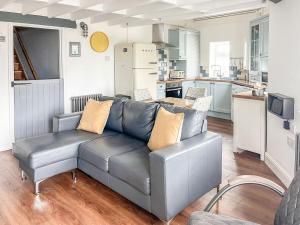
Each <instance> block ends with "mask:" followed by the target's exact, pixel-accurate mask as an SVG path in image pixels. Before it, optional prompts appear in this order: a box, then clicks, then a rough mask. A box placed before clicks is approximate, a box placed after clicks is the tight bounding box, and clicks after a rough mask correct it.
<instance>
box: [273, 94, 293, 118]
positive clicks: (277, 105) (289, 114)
mask: <svg viewBox="0 0 300 225" xmlns="http://www.w3.org/2000/svg"><path fill="white" fill-rule="evenodd" d="M268 111H269V112H271V113H273V114H274V115H276V116H278V117H280V118H281V119H284V120H293V119H294V98H291V97H288V96H285V95H282V94H278V93H269V94H268Z"/></svg>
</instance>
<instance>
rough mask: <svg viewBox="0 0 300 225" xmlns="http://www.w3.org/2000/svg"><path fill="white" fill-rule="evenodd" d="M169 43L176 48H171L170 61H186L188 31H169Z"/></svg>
mask: <svg viewBox="0 0 300 225" xmlns="http://www.w3.org/2000/svg"><path fill="white" fill-rule="evenodd" d="M169 43H170V44H171V45H173V46H174V47H172V48H169V59H170V60H186V53H187V52H186V50H187V49H186V47H187V46H186V44H187V31H186V30H182V29H176V30H169Z"/></svg>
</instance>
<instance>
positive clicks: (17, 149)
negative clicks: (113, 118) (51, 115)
mask: <svg viewBox="0 0 300 225" xmlns="http://www.w3.org/2000/svg"><path fill="white" fill-rule="evenodd" d="M114 134H116V132H113V131H109V130H107V131H105V132H104V133H103V134H102V135H101V136H110V135H114ZM99 137H100V135H96V134H93V133H90V132H85V131H81V130H67V131H61V132H58V133H51V134H46V135H42V136H38V137H33V138H27V139H24V140H20V141H18V142H16V143H15V144H14V146H13V154H14V156H15V157H16V158H17V159H18V160H19V166H20V168H21V169H22V174H23V173H24V172H25V174H26V175H27V176H28V177H29V178H30V179H31V180H32V181H33V182H34V183H35V193H36V194H38V193H39V184H40V182H42V181H43V180H45V179H47V178H49V177H52V176H54V175H57V174H59V173H63V172H67V171H71V170H74V169H76V168H77V158H78V147H79V145H80V144H81V143H83V142H86V141H90V140H94V139H95V138H99Z"/></svg>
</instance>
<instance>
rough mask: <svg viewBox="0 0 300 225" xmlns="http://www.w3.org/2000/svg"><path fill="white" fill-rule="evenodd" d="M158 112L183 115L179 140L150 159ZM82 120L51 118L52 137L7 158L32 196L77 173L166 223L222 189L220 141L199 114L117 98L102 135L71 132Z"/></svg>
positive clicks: (21, 144)
mask: <svg viewBox="0 0 300 225" xmlns="http://www.w3.org/2000/svg"><path fill="white" fill-rule="evenodd" d="M107 99H110V98H109V97H102V99H101V100H107ZM159 107H165V108H166V109H167V110H169V111H172V112H184V113H185V118H184V123H183V129H182V138H181V139H182V141H181V142H180V143H178V144H175V145H173V146H169V147H166V148H164V149H161V150H157V151H154V152H150V151H149V149H148V148H147V142H148V140H149V137H150V135H151V131H152V128H153V125H154V121H155V116H156V113H157V110H158V108H159ZM80 118H81V113H75V114H68V115H59V116H56V117H55V118H54V119H53V133H51V134H46V135H44V136H39V137H33V138H29V139H25V140H21V141H18V142H16V143H15V144H14V147H13V154H14V155H15V157H16V158H17V159H18V160H19V166H20V168H21V170H22V172H24V173H25V174H26V177H28V178H29V179H31V180H32V181H33V182H34V183H35V191H36V193H39V183H40V182H41V181H43V180H45V179H47V178H49V177H51V176H54V175H56V174H59V173H63V172H67V171H71V170H74V169H77V168H78V169H80V170H81V171H83V172H85V173H86V174H88V175H90V176H91V177H93V178H94V179H96V180H98V181H100V182H101V183H103V184H105V185H106V186H108V187H110V188H111V189H113V190H114V191H116V192H118V193H119V194H121V195H122V196H124V197H126V198H127V199H129V200H130V201H132V202H134V203H135V204H137V205H139V206H140V207H142V208H144V209H145V210H147V211H149V212H151V213H152V214H154V215H156V216H157V217H158V218H159V219H161V220H164V221H169V220H170V219H171V218H173V217H174V216H175V215H176V214H178V213H179V212H180V211H182V210H183V209H184V208H185V207H186V206H188V205H189V204H190V203H192V202H193V201H195V200H196V199H198V198H199V197H201V196H202V195H204V194H205V193H207V192H208V191H210V190H211V189H213V188H215V187H217V186H218V185H219V184H220V183H221V175H222V139H221V137H220V136H219V135H217V134H214V133H211V132H208V131H206V126H205V125H206V116H205V115H204V114H203V113H201V112H198V111H195V110H191V109H185V108H180V107H175V106H171V105H164V106H163V105H162V106H160V105H159V104H157V103H143V102H134V101H130V100H123V99H118V98H115V99H114V103H113V105H112V108H111V112H110V115H109V118H108V121H107V124H106V127H105V130H104V133H103V134H102V135H97V134H93V133H89V132H85V131H81V130H76V127H77V126H78V123H79V121H80Z"/></svg>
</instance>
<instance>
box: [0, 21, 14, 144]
mask: <svg viewBox="0 0 300 225" xmlns="http://www.w3.org/2000/svg"><path fill="white" fill-rule="evenodd" d="M0 36H5V37H6V41H5V42H0V150H8V149H10V148H11V147H12V146H11V137H10V133H11V129H10V126H9V122H10V103H9V95H10V92H9V91H10V87H9V74H8V64H9V62H8V45H9V42H8V23H2V22H0Z"/></svg>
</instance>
